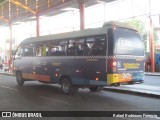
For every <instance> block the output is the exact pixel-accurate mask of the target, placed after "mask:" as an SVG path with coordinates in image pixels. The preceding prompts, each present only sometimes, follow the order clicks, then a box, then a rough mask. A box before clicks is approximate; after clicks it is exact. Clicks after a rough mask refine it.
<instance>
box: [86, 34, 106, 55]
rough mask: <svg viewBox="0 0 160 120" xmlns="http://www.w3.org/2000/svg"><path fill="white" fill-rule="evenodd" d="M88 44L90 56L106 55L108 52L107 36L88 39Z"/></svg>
mask: <svg viewBox="0 0 160 120" xmlns="http://www.w3.org/2000/svg"><path fill="white" fill-rule="evenodd" d="M87 43H88V46H89V47H90V55H93V56H98V55H105V51H106V49H105V48H106V47H105V46H106V45H105V36H99V37H93V38H88V39H87Z"/></svg>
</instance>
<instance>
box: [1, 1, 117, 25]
mask: <svg viewBox="0 0 160 120" xmlns="http://www.w3.org/2000/svg"><path fill="white" fill-rule="evenodd" d="M81 1H83V0H0V25H8V24H9V23H15V22H18V21H21V22H26V21H33V20H35V19H36V15H40V16H48V17H49V16H54V15H56V14H60V13H63V12H66V10H67V9H66V8H72V9H78V10H79V3H81ZM112 1H116V0H84V4H85V7H88V6H92V5H95V4H99V3H101V2H104V3H107V2H112ZM68 11H70V10H69V9H68Z"/></svg>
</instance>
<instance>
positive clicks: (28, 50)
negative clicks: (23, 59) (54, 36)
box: [23, 45, 34, 56]
mask: <svg viewBox="0 0 160 120" xmlns="http://www.w3.org/2000/svg"><path fill="white" fill-rule="evenodd" d="M23 55H24V56H34V53H33V46H32V45H26V46H25V47H24V50H23Z"/></svg>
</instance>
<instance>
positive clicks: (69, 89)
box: [61, 78, 78, 95]
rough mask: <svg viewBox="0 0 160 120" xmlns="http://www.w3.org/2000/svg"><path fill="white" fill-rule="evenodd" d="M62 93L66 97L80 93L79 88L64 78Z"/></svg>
mask: <svg viewBox="0 0 160 120" xmlns="http://www.w3.org/2000/svg"><path fill="white" fill-rule="evenodd" d="M61 91H62V93H63V94H65V95H72V94H74V93H76V92H78V87H76V86H75V85H72V83H71V81H70V79H69V78H63V79H62V81H61Z"/></svg>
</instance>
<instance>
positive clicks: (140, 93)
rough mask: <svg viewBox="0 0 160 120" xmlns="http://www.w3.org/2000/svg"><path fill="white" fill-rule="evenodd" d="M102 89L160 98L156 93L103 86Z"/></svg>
mask: <svg viewBox="0 0 160 120" xmlns="http://www.w3.org/2000/svg"><path fill="white" fill-rule="evenodd" d="M103 90H104V91H111V92H118V93H126V94H132V95H138V96H144V97H151V98H160V95H157V94H152V93H143V92H138V91H132V90H124V89H116V88H103Z"/></svg>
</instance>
